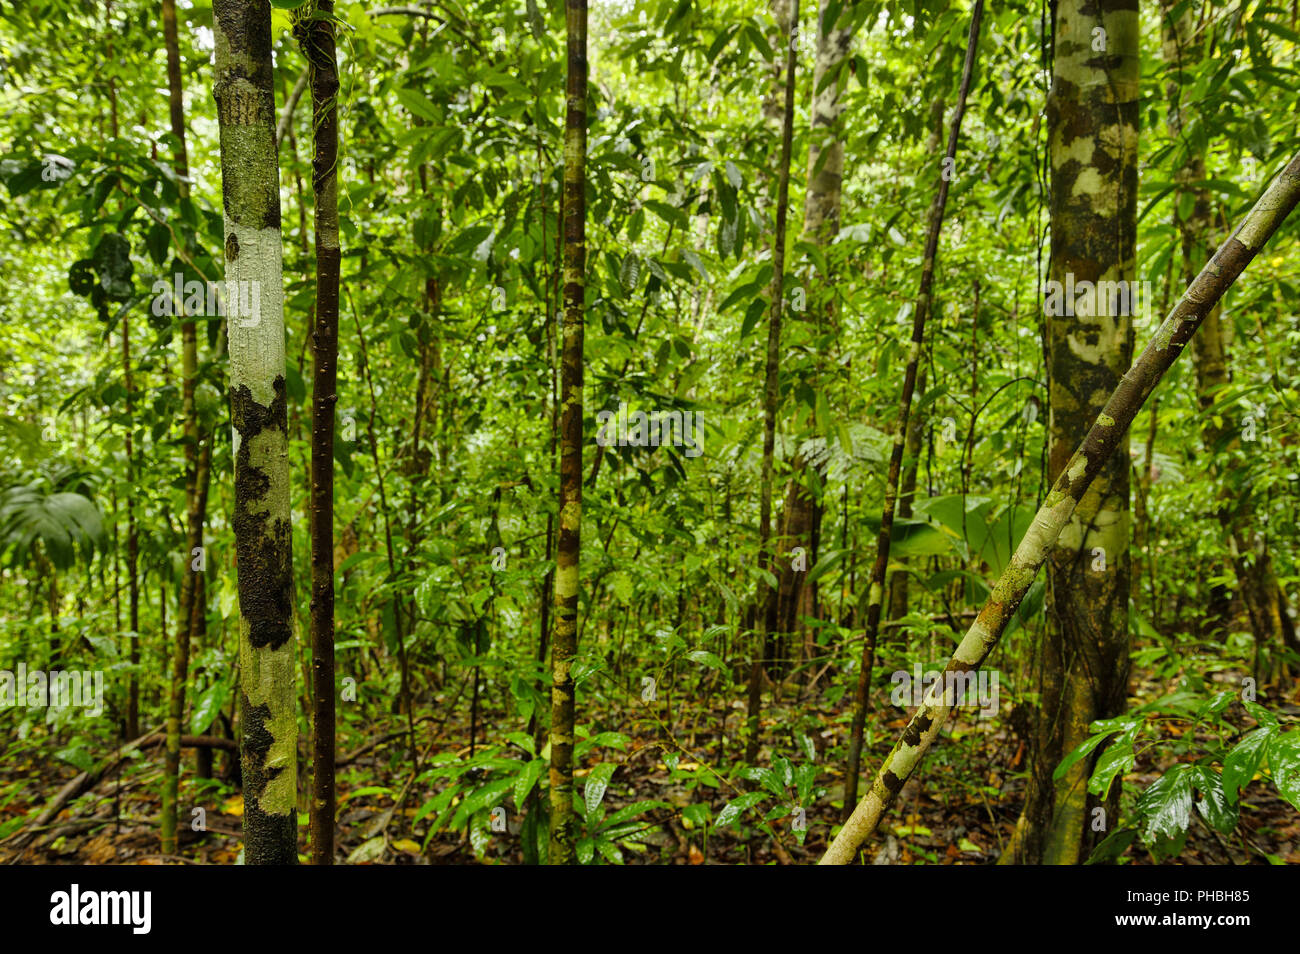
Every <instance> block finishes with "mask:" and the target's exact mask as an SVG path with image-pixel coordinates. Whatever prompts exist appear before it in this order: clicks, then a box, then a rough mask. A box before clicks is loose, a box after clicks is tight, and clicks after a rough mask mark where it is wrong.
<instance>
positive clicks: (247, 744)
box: [212, 0, 298, 865]
mask: <svg viewBox="0 0 1300 954" xmlns="http://www.w3.org/2000/svg"><path fill="white" fill-rule="evenodd" d="M212 14H213V16H212V20H213V27H214V33H215V39H216V75H215V81H214V84H213V86H214V93H215V95H216V101H217V120H218V123H219V127H220V132H221V191H222V199H223V204H224V207H225V227H226V228H225V231H226V244H225V256H226V281H227V289H228V291H234V290H235V289H236V288H240V289H245V288H246V289H249V290H250V295H249V298H250V300H251V302H253V303H255V305H256V314H255V315H254V314H252V313H250V314H244V313H243V310H242V309H240V308H238V307H236V306H234V305H233V301H234V300H235V299H236V298H237V297H239V298H242V297H243V296H242V295H230V294H228V295H227V298H228V301H230V302H231V303H232V305H231V307H229V308H228V309H227V310H228V312H229V317H228V325H227V328H228V333H229V341H230V416H231V421H232V424H233V426H234V447H233V450H234V454H235V512H234V518H233V520H232V524H233V527H234V531H235V554H236V559H237V561H238V562H237V569H238V586H239V665H240V679H241V683H240V708H241V711H242V715H241V722H242V728H243V741H242V748H241V753H242V766H243V776H244V861H245V863H246V864H250V865H252V864H296V863H297V860H298V838H297V816H296V806H297V788H298V785H297V782H298V755H297V740H298V718H297V692H296V689H295V685H294V683H295V676H294V656H295V650H294V643H295V638H294V631H293V547H292V539H291V536H290V513H289V447H288V415H287V413H286V407H287V398H286V391H285V380H284V363H285V354H284V289H283V286H282V281H283V269H282V264H281V236H280V170H279V167H278V166H277V163H276V150H275V136H274V130H275V94H274V92H273V89H272V75H273V74H272V65H271V7H270V4H269V2H268V0H214V2H213V5H212ZM241 282H247V283H249V284H248V285H246V286H245V285H239V284H238V283H241ZM253 283H256V284H253Z"/></svg>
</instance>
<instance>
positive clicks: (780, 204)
mask: <svg viewBox="0 0 1300 954" xmlns="http://www.w3.org/2000/svg"><path fill="white" fill-rule="evenodd" d="M798 23H799V0H793V2H792V4H791V12H790V19H789V29H788V30H787V34H786V40H785V50H786V52H785V60H786V67H785V112H784V114H783V118H782V121H781V160H780V163H781V164H780V166H779V167H778V170H777V176H778V180H777V198H776V231H775V232H774V233H773V235H772V287H771V292H770V294H771V309H772V312H771V319H770V321H769V322H768V328H767V364H766V371H765V376H764V384H763V471H762V478H761V480H760V484H759V517H758V567H759V570H761V571H764V572H765V573H771V572H772V549H771V536H772V458H773V455H774V453H775V450H776V411H777V404H778V397H779V391H778V388H777V380H778V376H779V373H780V370H781V312H782V310H783V309H784V308H785V302H784V301H783V300H782V298H783V296H784V294H785V222H786V216H787V215H788V214H789V210H790V152H791V147H792V144H793V140H794V70H795V63H796V62H797V60H798V57H797V56H796V54H795V43H794V33H795V30H796V29H797V27H798ZM755 605H756V606H757V607H758V608H759V610H760V612H759V613H758V614H757V615H758V616H759V618H761V620H762V622H761V626H762V632H761V633H759V634H756V635H755V638H754V641H753V645H754V658H753V659H752V660H751V661H750V666H749V693H748V696H749V698H748V715H747V721H748V736H747V738H746V741H745V761H746V762H748V763H750V764H751V765H752V764H754V762H755V761H756V760H757V759H758V749H759V742H760V739H759V722H758V720H759V712H760V710H761V709H762V699H763V669H764V658H763V657H764V656H765V655H766V652H767V648H768V640H769V639H771V638H772V636H773V635H774V633H775V630H776V611H777V593H776V592H775V591H773V589H772V587H771V586H770V585H769V584H768V581H767V579H766V577H765V575H764V574H762V573H761V574H760V576H759V580H758V596H757V598H756V600H755Z"/></svg>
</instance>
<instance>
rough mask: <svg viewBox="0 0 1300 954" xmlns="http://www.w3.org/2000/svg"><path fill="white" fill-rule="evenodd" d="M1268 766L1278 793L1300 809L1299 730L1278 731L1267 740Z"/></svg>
mask: <svg viewBox="0 0 1300 954" xmlns="http://www.w3.org/2000/svg"><path fill="white" fill-rule="evenodd" d="M1268 766H1269V770H1270V771H1271V772H1272V774H1273V784H1274V785H1275V786H1277V791H1278V794H1279V795H1281V796H1282V797H1283V798H1285V799H1286V800H1287V801H1288V802H1290V803H1291V807H1292V808H1295V809H1297V810H1300V732H1297V731H1294V730H1292V731H1290V732H1280V733H1278V734H1277V735H1275V736H1273V738H1272V739H1271V740H1270V742H1269V746H1268Z"/></svg>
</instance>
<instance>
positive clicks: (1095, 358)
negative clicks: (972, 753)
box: [1006, 0, 1139, 864]
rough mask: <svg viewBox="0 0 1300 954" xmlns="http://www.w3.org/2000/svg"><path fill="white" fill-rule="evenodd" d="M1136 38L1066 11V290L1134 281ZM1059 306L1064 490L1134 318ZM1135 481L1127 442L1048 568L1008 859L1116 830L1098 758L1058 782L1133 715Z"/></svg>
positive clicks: (1056, 120) (1055, 139) (1120, 367)
mask: <svg viewBox="0 0 1300 954" xmlns="http://www.w3.org/2000/svg"><path fill="white" fill-rule="evenodd" d="M1099 30H1100V32H1098V31H1099ZM1138 36H1139V34H1138V8H1137V0H1101V2H1100V4H1099V5H1098V6H1089V5H1088V4H1087V3H1085V2H1084V0H1066V2H1063V3H1061V4H1060V5H1058V7H1057V13H1056V39H1055V45H1054V50H1055V56H1054V60H1053V66H1052V70H1053V81H1052V90H1051V93H1050V94H1049V96H1048V103H1047V121H1048V137H1049V161H1050V163H1051V167H1052V183H1051V225H1052V245H1051V249H1052V256H1051V265H1050V268H1049V278H1050V279H1051V280H1053V281H1056V282H1059V283H1061V285H1062V286H1065V287H1067V288H1069V287H1076V286H1075V285H1074V283H1083V282H1093V283H1101V282H1128V281H1131V280H1133V279H1134V277H1135V269H1136V238H1137V177H1138V173H1137V142H1138V83H1139V55H1138V54H1139V49H1138V45H1139V44H1138ZM1099 45H1104V47H1105V50H1104V52H1105V56H1104V57H1100V56H1099V55H1098V54H1099V53H1100V52H1101V51H1100V50H1099V49H1098V46H1099ZM1082 156H1086V157H1087V158H1086V159H1085V158H1081V157H1082ZM1071 278H1072V279H1073V280H1071ZM1052 294H1053V293H1051V292H1049V293H1048V297H1047V298H1046V299H1045V300H1044V310H1045V311H1046V312H1047V318H1046V327H1047V338H1046V341H1045V352H1046V353H1045V358H1046V365H1047V371H1048V392H1049V402H1050V408H1051V415H1050V424H1049V435H1048V439H1049V446H1048V459H1049V465H1048V475H1049V476H1050V477H1053V478H1054V477H1055V476H1056V475H1058V474H1060V473H1062V472H1063V468H1064V467H1065V466H1066V463H1067V461H1068V460H1069V454H1070V449H1071V447H1072V446H1073V442H1074V440H1076V436H1077V435H1078V434H1079V433H1081V432H1083V430H1084V429H1085V428H1086V427H1087V426H1088V424H1089V423H1090V422H1091V421H1092V420H1093V419H1094V418H1095V417H1096V416H1097V412H1098V411H1100V410H1101V400H1102V396H1103V395H1105V394H1107V393H1109V392H1110V391H1111V390H1113V389H1114V388H1115V386H1116V383H1117V382H1118V381H1119V379H1120V377H1121V375H1123V374H1124V371H1125V370H1126V369H1127V368H1128V366H1129V363H1130V362H1131V360H1132V354H1133V328H1132V319H1131V316H1130V315H1129V314H1126V313H1125V312H1128V311H1132V310H1133V309H1132V308H1131V307H1130V308H1124V307H1112V303H1111V302H1110V301H1107V300H1101V299H1102V298H1103V296H1098V299H1097V300H1096V301H1095V306H1094V307H1091V308H1087V309H1086V311H1087V312H1089V314H1082V313H1080V314H1075V313H1074V312H1075V311H1076V309H1075V308H1073V307H1067V303H1065V302H1064V301H1063V300H1060V296H1058V300H1060V307H1055V306H1053V305H1052V304H1051V302H1052ZM1074 304H1075V303H1074V302H1069V303H1068V305H1069V306H1073V305H1074ZM1116 304H1118V303H1116ZM1077 310H1078V311H1080V312H1083V311H1085V309H1084V308H1080V309H1077ZM1111 312H1114V314H1111ZM1080 342H1087V344H1086V346H1081V345H1080ZM1129 472H1130V464H1129V455H1128V439H1127V437H1125V438H1123V439H1122V440H1121V442H1120V452H1119V453H1118V454H1116V456H1115V457H1114V459H1113V460H1111V461H1109V462H1108V463H1106V464H1105V465H1104V466H1103V467H1102V469H1101V475H1100V478H1099V479H1098V480H1097V481H1096V482H1095V483H1094V484H1093V485H1092V488H1091V490H1090V491H1089V493H1088V494H1087V496H1085V497H1084V498H1083V499H1081V500H1080V502H1079V507H1078V509H1077V510H1076V511H1075V514H1074V518H1073V520H1072V522H1071V523H1070V526H1069V528H1068V529H1067V530H1066V531H1065V532H1064V533H1062V535H1061V537H1060V539H1059V540H1058V541H1057V545H1056V549H1055V550H1054V551H1053V552H1052V554H1051V557H1050V559H1049V561H1048V573H1047V605H1048V619H1047V625H1046V626H1044V627H1043V629H1042V631H1041V634H1040V638H1039V644H1038V646H1037V647H1036V649H1037V651H1036V659H1035V664H1036V669H1037V671H1038V678H1039V681H1040V684H1039V685H1038V687H1037V689H1038V698H1039V700H1040V701H1039V706H1038V713H1037V714H1038V723H1037V728H1036V731H1035V736H1034V745H1033V748H1032V751H1031V761H1030V767H1031V774H1030V781H1029V785H1028V787H1027V789H1026V792H1025V807H1024V810H1023V812H1022V814H1021V817H1020V820H1019V821H1018V823H1017V832H1016V836H1015V841H1014V843H1013V845H1014V851H1011V852H1007V853H1006V855H1007V856H1010V857H1009V858H1008V860H1014V861H1015V862H1016V863H1021V864H1075V863H1076V862H1077V861H1078V860H1079V858H1080V855H1081V854H1083V853H1084V852H1085V851H1087V850H1089V845H1090V844H1091V843H1093V842H1095V841H1097V840H1100V839H1099V835H1100V833H1099V832H1097V831H1095V830H1094V829H1093V826H1091V825H1088V824H1087V822H1088V820H1089V818H1088V816H1089V814H1090V813H1089V809H1090V808H1096V807H1104V809H1105V812H1106V816H1107V817H1108V818H1110V819H1114V818H1115V817H1116V815H1117V814H1118V811H1119V803H1118V790H1114V791H1113V794H1112V796H1111V798H1110V799H1109V802H1108V803H1107V804H1106V805H1104V806H1102V805H1101V804H1100V803H1097V804H1092V803H1091V802H1090V799H1089V796H1088V792H1087V776H1088V775H1089V774H1090V771H1091V766H1092V765H1093V764H1095V760H1096V757H1097V755H1099V754H1100V751H1101V750H1100V749H1099V750H1098V752H1097V753H1094V755H1093V757H1092V758H1091V759H1085V760H1081V761H1079V762H1077V763H1076V764H1075V765H1073V766H1071V768H1070V770H1069V771H1068V772H1067V773H1066V774H1065V775H1063V776H1062V777H1061V778H1060V779H1059V780H1057V779H1054V778H1053V772H1054V771H1055V769H1056V766H1057V765H1059V764H1060V762H1061V759H1062V758H1064V756H1065V755H1066V753H1068V752H1070V751H1071V750H1072V749H1073V748H1074V747H1075V746H1076V745H1078V744H1079V743H1080V742H1082V741H1083V739H1084V738H1086V737H1087V734H1088V726H1089V724H1090V723H1091V722H1092V721H1093V720H1094V719H1101V718H1106V717H1108V716H1114V715H1118V714H1119V713H1121V712H1122V711H1123V709H1124V706H1125V705H1126V703H1127V698H1128V671H1129V659H1128V653H1129V636H1128V630H1129V616H1128V603H1129V590H1130V582H1129V580H1130V574H1131V557H1130V552H1129V535H1130V534H1129V523H1130V516H1129V496H1130V494H1129V484H1130V481H1129ZM1098 817H1099V816H1098Z"/></svg>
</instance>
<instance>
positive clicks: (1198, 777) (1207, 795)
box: [1191, 765, 1237, 835]
mask: <svg viewBox="0 0 1300 954" xmlns="http://www.w3.org/2000/svg"><path fill="white" fill-rule="evenodd" d="M1191 774H1192V783H1193V784H1194V785H1195V786H1196V789H1197V790H1198V791H1199V792H1200V793H1201V800H1200V801H1199V802H1197V803H1196V810H1197V811H1199V812H1200V813H1201V817H1202V818H1204V819H1205V820H1206V821H1207V822H1209V823H1210V825H1211V826H1213V828H1214V829H1215V831H1217V832H1219V833H1220V834H1222V835H1226V834H1229V833H1230V832H1231V831H1232V830H1233V829H1234V828H1236V827H1237V808H1236V806H1235V805H1231V804H1229V802H1228V797H1227V796H1226V795H1225V794H1224V791H1223V779H1222V778H1221V777H1220V775H1219V773H1218V772H1216V771H1214V770H1213V769H1212V768H1209V767H1208V766H1205V765H1197V766H1195V767H1194V768H1193V769H1192V773H1191Z"/></svg>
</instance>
